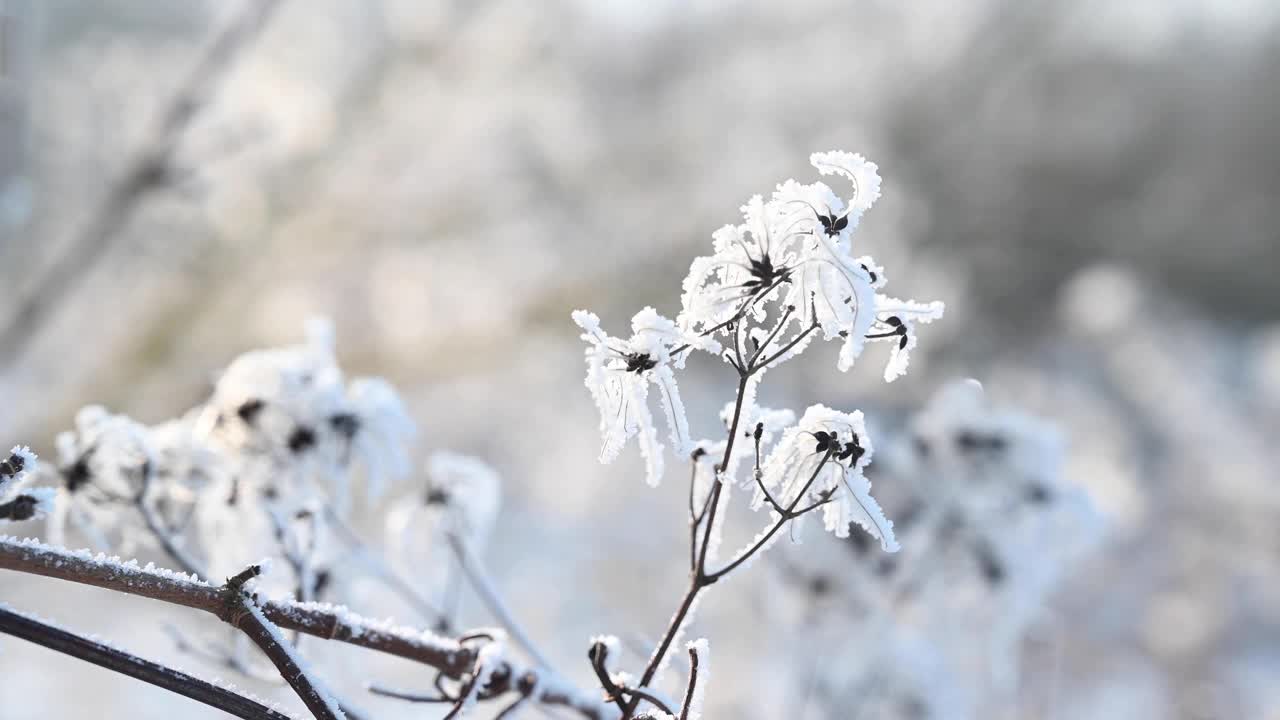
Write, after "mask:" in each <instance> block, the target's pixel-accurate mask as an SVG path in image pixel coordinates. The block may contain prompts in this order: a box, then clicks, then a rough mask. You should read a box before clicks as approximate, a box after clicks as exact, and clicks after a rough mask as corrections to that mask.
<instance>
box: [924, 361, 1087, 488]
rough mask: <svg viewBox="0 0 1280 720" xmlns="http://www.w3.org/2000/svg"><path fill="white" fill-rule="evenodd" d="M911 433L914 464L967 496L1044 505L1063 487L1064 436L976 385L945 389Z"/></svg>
mask: <svg viewBox="0 0 1280 720" xmlns="http://www.w3.org/2000/svg"><path fill="white" fill-rule="evenodd" d="M910 429H911V448H910V450H909V451H908V452H907V453H905V455H906V458H907V460H908V462H910V463H911V464H912V465H914V466H916V467H918V468H919V469H920V470H921V471H924V474H925V475H926V476H930V477H935V478H936V479H937V480H938V481H939V482H945V483H947V484H949V485H950V486H953V487H955V488H956V489H957V490H958V491H959V493H960V495H962V496H963V497H974V498H975V501H976V500H978V499H980V498H981V497H982V496H984V495H985V496H988V497H990V498H992V499H994V498H995V497H997V496H1005V497H1023V496H1025V497H1026V498H1029V499H1033V500H1035V501H1044V500H1047V499H1048V498H1049V496H1050V495H1052V494H1054V492H1055V490H1056V489H1057V486H1058V485H1059V484H1060V483H1061V479H1062V472H1061V471H1062V466H1063V462H1064V450H1063V441H1062V436H1061V434H1060V433H1058V432H1057V431H1056V430H1055V429H1054V428H1053V427H1052V426H1050V425H1049V424H1047V423H1045V422H1044V421H1042V420H1040V419H1038V418H1035V417H1032V416H1030V415H1027V414H1026V413H1023V412H1019V411H1017V410H1013V409H1006V408H1001V407H997V406H995V405H993V404H992V403H991V402H990V400H989V399H988V397H987V395H986V394H985V392H984V391H983V388H982V385H981V384H980V383H978V382H977V381H976V380H962V381H957V382H952V383H948V384H947V385H945V386H943V387H942V388H941V389H940V390H939V391H938V392H937V393H936V394H935V395H934V397H933V398H932V399H931V400H930V401H929V403H928V405H926V406H925V408H924V409H923V410H922V411H921V412H920V413H918V414H917V415H916V416H915V417H914V418H913V419H912V421H911V427H910ZM957 486H958V487H957ZM939 489H942V490H945V489H946V488H939ZM984 489H985V492H978V491H982V490H984Z"/></svg>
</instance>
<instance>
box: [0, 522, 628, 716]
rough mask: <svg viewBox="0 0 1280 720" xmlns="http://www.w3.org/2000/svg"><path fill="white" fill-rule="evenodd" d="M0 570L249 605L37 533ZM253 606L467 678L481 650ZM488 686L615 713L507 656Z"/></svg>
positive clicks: (337, 618) (280, 623)
mask: <svg viewBox="0 0 1280 720" xmlns="http://www.w3.org/2000/svg"><path fill="white" fill-rule="evenodd" d="M0 569H3V570H13V571H17V572H23V573H28V574H33V575H42V576H45V577H51V578H56V579H60V580H66V581H69V582H75V583H80V584H84V585H92V586H95V587H100V588H104V589H107V590H113V591H116V592H121V593H126V594H129V595H137V596H139V597H146V598H151V599H153V600H160V601H162V602H167V603H170V604H173V605H180V606H183V607H188V608H192V609H194V610H202V611H204V612H207V613H209V614H211V615H214V616H217V617H218V618H220V619H223V620H224V621H228V622H229V620H227V619H228V618H229V617H234V616H235V614H237V613H241V612H244V610H242V609H241V608H239V607H237V606H235V605H232V606H230V607H229V606H228V604H227V593H226V588H225V587H224V586H220V585H213V584H210V583H208V582H205V581H203V580H200V579H199V578H196V577H193V576H191V575H188V574H185V573H180V572H174V571H171V570H164V569H160V568H156V567H154V566H151V565H147V566H145V567H144V566H140V565H138V564H137V563H136V562H134V561H123V560H121V559H120V558H113V557H107V556H105V555H103V554H98V555H94V554H93V553H91V552H89V551H87V550H79V551H71V550H66V549H64V548H58V547H54V546H50V545H46V544H44V543H40V542H37V541H34V540H20V539H17V538H13V537H0ZM254 611H255V612H256V613H257V614H260V615H261V617H262V619H263V620H265V621H266V622H269V623H271V624H272V625H274V626H276V627H278V628H281V629H284V630H294V631H297V632H301V633H304V634H307V635H313V636H315V637H319V638H325V639H329V640H336V641H338V642H344V643H348V644H351V645H358V646H360V647H363V648H367V649H370V650H375V651H377V652H381V653H385V654H388V655H394V656H396V657H401V658H404V659H407V660H412V661H415V662H418V663H421V664H423V665H427V666H429V667H432V668H434V669H435V670H436V671H437V672H439V673H440V674H441V675H442V676H444V677H448V678H453V679H459V678H464V677H467V676H468V675H469V674H470V672H471V671H472V669H473V668H474V666H475V663H476V659H477V656H478V654H479V650H478V649H476V648H475V646H474V644H464V643H461V642H458V641H456V640H452V639H448V638H444V637H440V636H438V635H436V634H434V633H432V632H430V631H426V630H417V629H413V628H408V627H403V626H398V625H395V624H393V623H390V622H385V621H378V620H370V619H367V618H364V617H361V616H360V615H357V614H356V613H353V612H351V611H350V610H348V609H347V608H345V607H342V606H338V605H329V604H324V603H298V602H289V601H275V600H266V601H262V602H261V603H258V604H255V605H254ZM499 670H500V671H497V670H495V671H494V672H493V673H492V674H491V675H490V678H489V682H488V684H487V685H486V686H485V687H484V688H483V690H484V695H485V696H486V697H498V696H500V695H503V694H505V693H508V692H518V691H519V687H518V686H519V684H520V683H522V682H523V683H525V684H529V683H532V687H533V688H535V689H536V693H535V694H534V695H533V697H534V698H535V699H536V700H537V701H538V702H540V703H543V704H547V705H555V706H562V707H566V708H569V709H573V710H575V711H577V712H578V714H580V715H581V716H583V717H586V718H589V719H591V720H608V718H610V717H613V715H612V714H611V713H609V712H608V710H607V709H606V708H604V707H603V706H602V704H601V703H600V701H599V700H598V699H597V698H596V697H595V696H593V695H588V694H586V693H584V692H582V691H580V690H578V689H576V688H573V687H571V686H569V685H568V684H567V683H564V682H563V681H560V680H558V679H552V678H544V677H543V676H542V675H541V674H540V673H538V671H536V670H533V669H529V668H524V667H521V666H520V665H518V664H517V663H515V662H513V661H511V660H505V659H504V660H503V662H502V663H501V664H500V668H499Z"/></svg>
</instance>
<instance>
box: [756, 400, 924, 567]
mask: <svg viewBox="0 0 1280 720" xmlns="http://www.w3.org/2000/svg"><path fill="white" fill-rule="evenodd" d="M871 454H872V449H871V443H870V440H869V439H868V438H867V431H866V426H865V424H864V422H863V417H862V413H861V412H860V411H854V412H852V413H842V412H839V411H837V410H832V409H831V408H828V407H826V406H823V405H814V406H812V407H810V408H809V409H808V410H806V411H805V413H804V417H802V418H800V424H799V425H796V426H794V427H791V428H789V429H787V431H786V432H784V433H783V434H782V439H781V440H779V441H778V444H777V446H776V447H775V448H774V449H773V452H771V453H769V457H768V459H767V460H766V461H765V464H764V468H763V474H762V477H761V484H762V485H763V487H762V488H758V489H757V491H756V495H755V498H754V499H753V500H752V507H754V508H759V507H761V506H763V505H764V504H765V502H766V500H768V499H769V497H772V498H773V499H774V501H775V502H777V503H778V504H779V505H781V506H782V507H783V508H787V509H790V510H797V509H804V508H805V507H808V506H812V505H817V504H821V507H822V516H823V524H824V525H825V527H826V529H827V530H828V531H830V532H832V533H834V534H835V536H836V537H840V538H843V537H848V536H849V526H850V525H851V524H853V523H857V524H858V525H859V526H861V527H862V529H864V530H866V531H867V532H868V533H870V534H871V535H872V536H873V537H875V538H876V539H877V540H879V541H880V546H881V547H882V548H883V549H884V550H886V551H888V552H894V551H896V550H897V549H898V542H897V540H896V539H895V538H894V535H893V523H892V522H890V521H889V520H888V519H887V518H886V517H885V516H884V511H883V510H881V509H880V505H879V504H878V503H877V502H876V501H875V498H873V497H871V483H870V481H868V480H867V478H866V476H865V475H864V474H863V468H865V467H866V466H867V465H868V464H870V462H871ZM766 491H767V492H768V495H766ZM801 520H802V518H797V519H796V522H800V521H801Z"/></svg>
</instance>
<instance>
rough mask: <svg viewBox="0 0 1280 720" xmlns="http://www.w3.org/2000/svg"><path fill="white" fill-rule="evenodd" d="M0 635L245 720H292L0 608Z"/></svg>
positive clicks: (228, 692)
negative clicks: (43, 648)
mask: <svg viewBox="0 0 1280 720" xmlns="http://www.w3.org/2000/svg"><path fill="white" fill-rule="evenodd" d="M0 633H4V634H6V635H12V636H13V637H16V638H21V639H23V640H26V641H28V642H31V643H34V644H36V645H39V646H41V647H45V648H48V649H50V650H53V651H55V652H60V653H62V654H64V655H70V656H72V657H74V658H77V659H79V660H83V661H85V662H88V663H92V664H94V665H97V666H98V667H103V668H106V669H108V670H111V671H112V672H117V673H120V674H122V675H127V676H129V677H131V678H134V679H135V680H141V681H143V682H145V683H150V684H151V685H155V686H156V687H160V688H164V689H165V690H168V691H170V692H174V693H177V694H179V695H183V696H185V697H188V698H191V699H192V700H195V701H196V702H200V703H204V704H205V705H208V706H210V707H214V708H217V709H219V710H222V711H223V712H226V713H228V714H230V715H234V716H235V717H238V718H244V720H289V716H288V715H284V714H282V713H280V712H277V711H275V710H273V709H271V708H269V707H267V706H265V705H263V704H262V703H259V702H257V701H255V700H252V699H250V698H247V697H245V696H243V695H240V694H239V693H236V692H233V691H232V690H229V689H227V688H225V687H220V686H218V685H214V684H213V683H210V682H207V681H205V680H201V679H200V678H197V677H193V676H191V675H188V674H186V673H184V672H180V671H178V670H174V669H173V668H170V667H166V666H164V665H161V664H159V663H155V662H151V661H150V660H145V659H143V658H140V657H138V656H136V655H133V654H131V653H128V652H125V651H123V650H120V649H119V648H114V647H111V646H110V645H104V644H103V643H100V642H96V641H93V640H90V639H88V638H85V637H82V636H80V635H77V634H76V633H73V632H71V631H69V630H64V629H62V628H58V627H54V626H52V625H49V624H48V623H45V622H42V621H40V620H37V619H35V618H33V617H31V616H28V615H24V614H22V613H18V612H15V611H13V610H10V609H7V608H5V607H0Z"/></svg>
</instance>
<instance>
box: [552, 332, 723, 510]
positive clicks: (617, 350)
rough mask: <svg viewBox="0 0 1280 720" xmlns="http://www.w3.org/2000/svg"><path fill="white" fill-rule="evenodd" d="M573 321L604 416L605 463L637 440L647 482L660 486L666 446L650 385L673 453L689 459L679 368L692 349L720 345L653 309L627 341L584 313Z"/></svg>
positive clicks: (690, 445)
mask: <svg viewBox="0 0 1280 720" xmlns="http://www.w3.org/2000/svg"><path fill="white" fill-rule="evenodd" d="M573 320H574V322H576V323H577V324H578V327H580V328H582V330H583V333H582V339H583V340H585V341H586V342H587V349H586V361H587V377H586V380H585V385H586V387H587V389H588V390H590V391H591V397H592V398H593V399H594V400H595V403H596V407H597V409H599V411H600V433H601V435H602V436H603V443H602V445H601V448H600V462H602V463H609V462H612V461H613V460H614V458H616V457H617V456H618V453H619V452H621V450H622V447H623V446H624V445H625V444H626V442H627V440H630V439H631V438H632V437H637V436H638V438H639V444H640V453H641V455H642V456H643V457H644V460H645V478H646V480H647V481H648V483H649V484H650V485H657V484H658V483H659V482H660V481H661V480H662V470H663V455H662V452H663V446H662V443H660V442H659V441H658V430H657V427H656V425H655V424H654V421H653V415H652V413H651V412H650V410H649V403H648V397H649V385H650V384H652V385H654V386H656V387H657V388H658V395H659V397H660V399H661V405H662V410H663V413H664V414H665V415H666V420H667V428H668V431H669V434H670V438H671V445H672V447H673V449H674V450H675V452H676V454H677V455H686V454H688V453H689V452H690V451H691V450H692V449H693V443H692V441H690V439H689V424H688V421H687V420H686V419H685V411H684V403H683V402H682V401H681V400H680V388H679V387H678V386H677V385H676V376H675V369H678V368H680V367H683V365H684V359H685V357H686V351H687V350H689V349H694V348H702V349H707V350H710V351H712V352H715V351H716V350H717V349H718V344H717V343H716V342H715V341H714V340H712V339H710V338H707V337H700V336H698V335H695V334H693V333H689V332H685V331H683V330H681V329H680V328H678V327H677V326H676V324H675V323H674V322H672V321H671V320H669V319H667V318H665V317H663V316H661V315H659V314H658V312H657V311H656V310H654V309H653V308H651V307H646V308H645V309H643V310H641V311H640V312H638V313H636V315H635V317H634V318H632V320H631V337H630V338H627V339H623V338H617V337H612V336H610V335H607V334H606V333H605V332H604V331H603V330H602V329H601V328H600V318H598V317H596V315H595V314H593V313H590V312H587V311H585V310H575V311H574V312H573Z"/></svg>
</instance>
